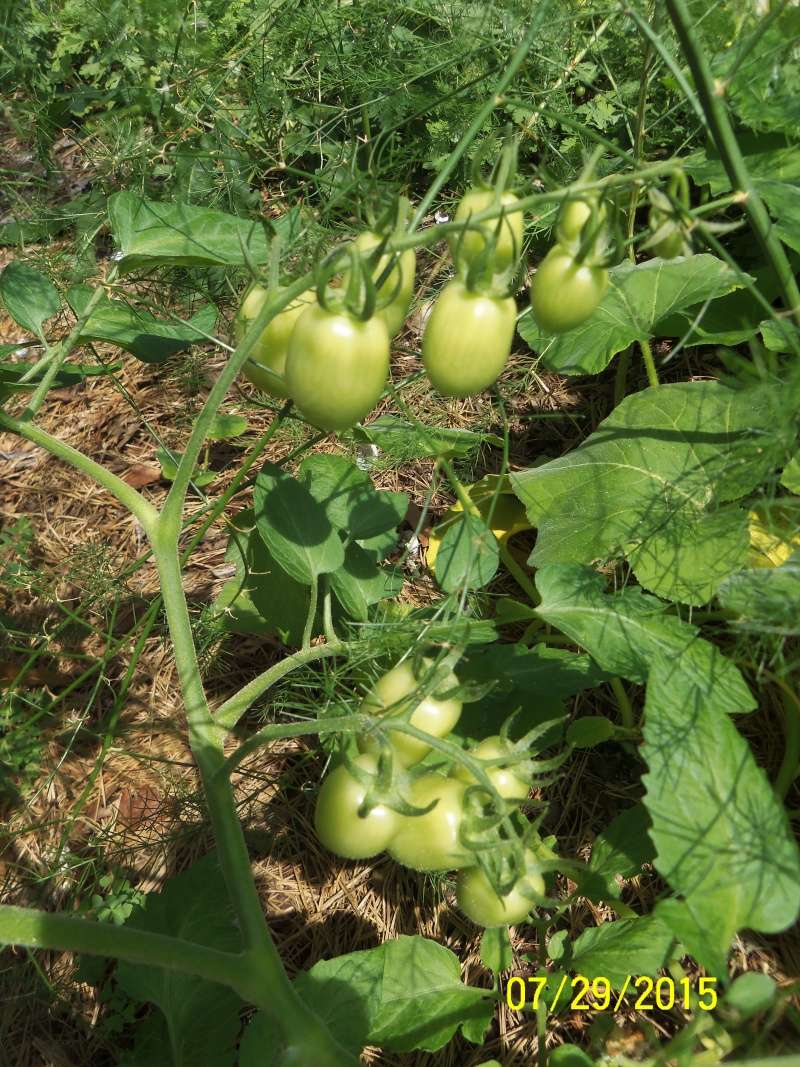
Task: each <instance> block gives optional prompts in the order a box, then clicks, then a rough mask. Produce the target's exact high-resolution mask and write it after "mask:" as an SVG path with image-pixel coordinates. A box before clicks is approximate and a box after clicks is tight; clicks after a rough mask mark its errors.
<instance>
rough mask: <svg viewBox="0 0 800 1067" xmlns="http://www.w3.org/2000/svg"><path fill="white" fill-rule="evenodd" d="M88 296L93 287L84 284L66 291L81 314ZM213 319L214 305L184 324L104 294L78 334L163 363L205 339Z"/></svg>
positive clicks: (73, 305)
mask: <svg viewBox="0 0 800 1067" xmlns="http://www.w3.org/2000/svg"><path fill="white" fill-rule="evenodd" d="M91 295H92V289H91V288H90V287H89V286H85V285H78V286H75V287H74V288H72V289H70V291H69V292H68V293H67V299H68V301H69V303H70V306H71V307H72V309H73V311H74V312H75V313H76V314H77V315H81V314H83V309H84V308H85V307H86V304H87V302H88V300H89V298H90V297H91ZM216 321H217V309H216V308H215V307H214V305H213V304H209V305H208V306H207V307H204V308H202V309H201V310H200V311H198V312H197V314H195V315H193V316H192V318H191V319H189V320H188V321H187V323H186V324H184V323H181V322H179V323H175V322H168V321H166V320H165V319H157V318H156V317H155V315H151V314H150V312H149V311H142V310H141V309H140V308H135V307H132V306H131V305H130V304H126V303H123V302H122V301H121V300H109V299H108V298H107V297H103V299H102V300H101V301H100V303H99V304H98V305H97V307H95V309H94V310H93V311H92V313H91V315H90V316H89V318H88V320H87V321H86V323H85V324H84V326H83V329H82V330H81V334H80V336H81V340H82V341H109V342H110V343H111V344H114V345H118V346H119V347H120V348H124V349H125V351H126V352H130V353H131V355H132V356H136V358H137V359H140V360H141V361H142V362H143V363H163V362H164V360H166V359H169V357H170V356H172V355H174V354H175V353H176V352H180V351H182V350H183V349H184V348H188V347H189V345H191V344H195V343H197V342H199V341H207V340H208V337H209V335H212V334H213V330H214V324H215V323H216Z"/></svg>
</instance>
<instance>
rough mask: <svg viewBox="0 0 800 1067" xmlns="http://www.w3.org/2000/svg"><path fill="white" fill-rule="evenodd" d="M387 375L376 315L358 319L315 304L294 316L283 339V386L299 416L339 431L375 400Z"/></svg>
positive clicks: (385, 337)
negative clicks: (286, 346)
mask: <svg viewBox="0 0 800 1067" xmlns="http://www.w3.org/2000/svg"><path fill="white" fill-rule="evenodd" d="M388 375H389V334H388V333H387V330H386V323H385V322H384V321H383V319H381V318H379V317H378V316H377V315H373V316H372V318H370V319H367V320H366V321H362V320H360V319H357V318H355V316H354V315H351V314H350V313H349V312H348V311H346V310H344V309H342V310H338V311H327V310H326V309H325V308H323V307H320V306H319V304H312V305H311V307H308V308H306V310H305V311H304V312H303V313H302V314H301V315H300V317H299V318H298V320H297V322H296V323H295V328H294V330H293V331H292V336H291V338H290V339H289V352H288V355H287V357H286V384H287V386H288V387H289V395H290V396H291V398H292V400H294V402H295V404H297V406H298V408H299V409H300V413H301V414H302V415H303V417H304V418H305V419H307V420H308V421H309V422H311V423H313V424H314V425H315V426H319V427H320V428H321V429H323V430H345V429H347V428H348V427H349V426H354V425H355V424H356V423H357V422H358V421H359V420H360V419H363V418H364V416H365V415H367V414H368V413H369V412H370V411H372V409H373V408H374V407H375V405H376V404H377V403H378V400H379V399H380V396H381V393H382V392H383V389H384V386H385V385H386V379H387V377H388Z"/></svg>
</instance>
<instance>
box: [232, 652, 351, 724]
mask: <svg viewBox="0 0 800 1067" xmlns="http://www.w3.org/2000/svg"><path fill="white" fill-rule="evenodd" d="M348 647H349V646H348V645H347V643H346V642H344V641H340V642H336V643H335V644H334V643H333V642H329V643H328V644H327V645H314V647H313V648H308V649H306V650H305V651H302V652H293V653H292V654H291V655H289V656H285V657H284V658H283V659H282V660H281V661H280V662H279V663H275V664H273V665H272V666H271V667H268V668H267V669H266V670H265V671H262V672H261V674H259V675H258V677H256V678H254V679H253V680H252V681H251V682H248V683H247V685H243V686H242V688H241V689H240V690H239V692H238V693H234V695H233V696H232V697H229V698H228V699H227V700H226V701H225V703H224V704H220V706H219V707H218V708H217V710H216V712H215V713H214V722H215V723H217V724H218V725H219V726H221V727H222V728H223V729H225V730H232V729H233V727H234V726H235V725H236V723H237V722H238V721H239V719H241V717H242V715H244V713H245V712H246V711H247V709H248V708H249V707H250V706H251V705H252V704H253V703H254V701H256V700H258V698H259V697H260V696H261V695H262V694H263V693H266V691H267V690H268V689H269V687H270V686H271V685H274V684H275V683H276V682H278V681H280V679H281V678H283V677H284V676H285V675H287V674H289V673H290V672H291V671H294V670H296V669H297V668H298V667H302V666H303V664H305V663H313V662H314V660H317V659H325V658H326V657H327V656H338V655H346V654H347V650H348Z"/></svg>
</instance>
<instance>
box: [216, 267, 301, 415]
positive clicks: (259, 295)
mask: <svg viewBox="0 0 800 1067" xmlns="http://www.w3.org/2000/svg"><path fill="white" fill-rule="evenodd" d="M278 292H281V290H280V289H279V290H278ZM271 296H272V293H270V291H269V290H268V289H265V288H264V286H263V285H252V286H251V287H250V288H249V289H248V290H247V292H246V293H245V296H244V299H243V300H242V306H241V307H240V308H239V313H238V315H237V316H236V321H235V322H234V327H233V328H234V334H235V337H236V341H237V343H238V342H239V341H241V339H242V338H243V337H244V335H245V334H246V333H247V330H248V329H249V327H250V323H251V322H252V321H253V319H254V318H255V317H256V316H257V315H258V313H259V312H260V311H261V309H262V308H263V306H264V304H266V302H267V300H268V299H269V298H270V297H271ZM316 299H317V294H316V292H315V291H314V290H313V289H309V290H308V291H307V292H305V293H303V294H302V295H301V296H299V297H298V298H297V300H295V301H294V303H292V304H290V305H289V306H288V307H286V308H284V309H283V311H279V312H278V314H277V315H276V316H275V318H274V319H273V320H272V321H271V322H270V323H269V324H268V325H267V326H266V328H265V329H264V330H262V331H261V333H260V334H259V336H258V340H257V341H256V343H255V345H254V346H253V347H252V349H251V350H250V356H249V358H248V360H247V362H246V363H245V365H244V367H242V373H243V374H244V376H245V378H247V380H248V381H251V382H252V383H253V385H257V386H258V388H259V389H263V390H264V392H265V393H270V394H271V395H272V396H279V397H287V396H288V395H289V390H288V389H287V387H286V382H285V380H284V373H285V371H286V353H287V350H288V348H289V338H290V337H291V335H292V330H293V329H294V326H295V323H296V322H297V320H298V318H299V317H300V315H301V314H302V312H303V311H305V309H306V308H307V307H308V305H309V304H312V303H314V301H315V300H316Z"/></svg>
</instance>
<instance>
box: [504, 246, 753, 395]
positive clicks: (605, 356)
mask: <svg viewBox="0 0 800 1067" xmlns="http://www.w3.org/2000/svg"><path fill="white" fill-rule="evenodd" d="M742 285H743V282H742V281H741V279H740V278H739V277H738V276H737V274H736V272H735V271H733V270H731V268H730V267H729V266H728V265H727V264H726V263H723V262H722V260H719V259H717V258H716V257H715V256H711V255H706V254H702V255H697V256H690V257H688V258H684V257H678V258H677V259H671V260H666V259H650V260H647V261H646V262H644V263H638V264H633V263H630V262H628V261H626V262H624V263H621V264H620V265H619V266H618V267H613V268H612V270H611V271H610V272H609V288H608V292H607V293H606V295H605V296H604V298H603V300H602V302H601V304H600V306H599V307H598V308H597V310H596V311H594V312H593V313H592V314H591V315H590V316H589V318H588V319H587V320H586V321H585V322H584V323H583V324H582V325H580V326H578V327H577V328H576V329H574V330H570V331H569V332H568V333H565V334H561V335H558V336H556V337H553V335H552V334H548V333H546V332H544V331H543V330H540V329H539V327H538V325H537V324H536V320H535V319H534V317H533V315H532V314H531V313H530V312H528V313H526V314H525V315H523V317H522V318H521V319H520V322H519V332H520V334H521V336H522V338H523V339H524V340H525V341H527V342H528V344H529V345H530V346H531V348H532V349H533V350H534V351H535V352H538V353H539V354H540V355H541V357H542V363H543V364H544V366H546V367H548V368H549V369H550V370H554V371H558V373H559V374H599V373H600V371H602V370H603V369H604V368H605V367H607V366H608V364H609V363H610V362H611V360H612V359H613V357H614V356H615V355H616V354H617V352H621V351H622V350H623V349H625V348H627V347H628V346H629V345H630V344H633V342H635V341H649V340H650V338H651V337H652V336H653V334H654V332H655V326H656V323H658V322H659V321H660V320H661V319H663V318H665V317H666V316H667V315H670V314H672V313H674V312H676V311H680V310H682V309H684V308H688V307H691V306H692V305H694V304H698V303H700V302H701V301H706V300H712V299H713V298H714V297H719V296H723V295H725V294H726V293H730V292H731V291H732V290H734V289H740V288H741V287H742Z"/></svg>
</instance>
